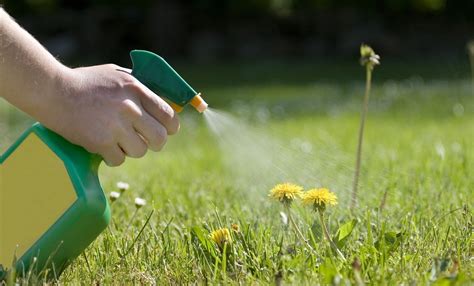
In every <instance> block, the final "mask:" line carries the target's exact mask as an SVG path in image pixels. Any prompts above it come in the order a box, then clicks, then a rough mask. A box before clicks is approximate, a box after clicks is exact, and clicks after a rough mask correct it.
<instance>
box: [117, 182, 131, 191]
mask: <svg viewBox="0 0 474 286" xmlns="http://www.w3.org/2000/svg"><path fill="white" fill-rule="evenodd" d="M129 187H130V185H129V184H127V183H125V182H118V183H117V189H119V191H120V192H121V193H123V192H125V191H126V190H128V188H129Z"/></svg>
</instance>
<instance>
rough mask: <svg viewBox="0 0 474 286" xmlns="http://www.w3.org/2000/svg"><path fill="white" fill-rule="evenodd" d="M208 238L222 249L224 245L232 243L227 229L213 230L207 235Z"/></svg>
mask: <svg viewBox="0 0 474 286" xmlns="http://www.w3.org/2000/svg"><path fill="white" fill-rule="evenodd" d="M209 238H211V239H212V241H214V242H215V243H216V244H217V245H218V246H219V247H223V246H224V245H225V244H227V243H231V242H232V237H231V236H230V232H229V229H228V228H226V227H225V228H220V229H216V230H214V231H213V232H211V234H210V235H209Z"/></svg>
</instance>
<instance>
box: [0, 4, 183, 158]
mask: <svg viewBox="0 0 474 286" xmlns="http://www.w3.org/2000/svg"><path fill="white" fill-rule="evenodd" d="M0 96H1V97H3V98H4V99H5V100H7V101H8V102H10V103H11V104H13V105H15V106H16V107H18V108H19V109H21V110H22V111H24V112H25V113H27V114H29V115H30V116H32V117H33V118H35V119H37V120H38V121H40V122H41V123H43V124H44V125H45V126H46V127H48V128H50V129H52V130H53V131H55V132H57V133H58V134H60V135H62V136H63V137H65V138H66V139H68V140H69V141H71V142H72V143H75V144H78V145H81V146H83V147H84V148H85V149H87V150H88V151H89V152H91V153H98V154H100V155H101V156H102V157H103V158H104V160H105V161H106V163H107V164H108V165H111V166H116V165H120V164H121V163H122V162H123V161H124V160H125V156H130V157H141V156H143V155H144V154H145V153H146V151H147V149H148V148H149V149H151V150H155V151H158V150H160V149H161V148H162V147H163V145H164V144H165V142H166V139H167V136H168V135H170V134H174V133H176V132H177V131H178V129H179V122H178V118H177V115H176V113H175V112H174V111H173V109H172V108H171V107H170V106H169V105H168V104H167V103H166V102H165V101H163V100H162V99H161V98H160V97H159V96H157V95H156V94H154V93H153V92H152V91H150V90H149V89H148V88H147V87H145V86H144V85H143V84H141V83H140V82H139V81H138V80H136V79H135V78H134V77H133V76H131V75H130V74H129V71H128V70H127V69H125V68H121V67H119V66H116V65H113V64H107V65H100V66H92V67H84V68H75V69H71V68H68V67H66V66H64V65H63V64H61V63H60V62H59V61H57V60H56V59H55V58H54V57H53V56H52V55H51V54H50V53H49V52H48V51H47V50H46V49H45V48H43V47H42V46H41V44H40V43H39V42H38V41H36V40H35V39H34V38H33V37H32V36H31V35H30V34H29V33H28V32H26V31H25V30H24V29H22V28H21V27H20V26H19V25H18V24H17V23H15V21H14V20H13V19H12V18H11V17H10V16H9V15H8V14H7V13H6V12H5V11H4V10H3V9H2V8H0Z"/></svg>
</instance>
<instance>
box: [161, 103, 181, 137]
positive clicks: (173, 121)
mask: <svg viewBox="0 0 474 286" xmlns="http://www.w3.org/2000/svg"><path fill="white" fill-rule="evenodd" d="M162 110H163V112H162V121H163V122H162V123H163V125H164V126H165V127H166V130H167V132H168V134H169V135H173V134H175V133H176V132H178V130H179V119H178V115H177V113H176V112H175V111H174V110H173V109H172V108H171V107H169V106H167V107H165V108H163V109H162Z"/></svg>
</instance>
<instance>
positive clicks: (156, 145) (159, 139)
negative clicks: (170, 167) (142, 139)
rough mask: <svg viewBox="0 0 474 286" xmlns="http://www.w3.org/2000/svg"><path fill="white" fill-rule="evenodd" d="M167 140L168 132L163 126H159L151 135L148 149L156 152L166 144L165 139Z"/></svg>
mask: <svg viewBox="0 0 474 286" xmlns="http://www.w3.org/2000/svg"><path fill="white" fill-rule="evenodd" d="M167 140H168V134H167V132H166V130H165V128H159V129H157V130H156V132H155V134H154V135H153V138H152V140H151V142H149V143H150V146H149V147H150V149H151V150H153V151H155V152H157V151H160V150H161V149H163V147H164V146H165V144H166V141H167Z"/></svg>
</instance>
